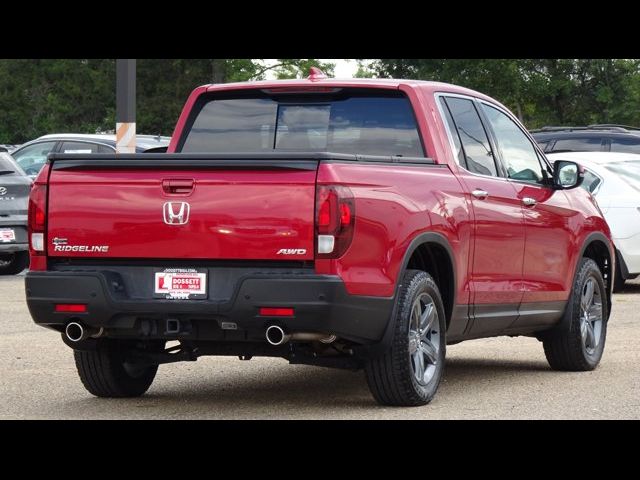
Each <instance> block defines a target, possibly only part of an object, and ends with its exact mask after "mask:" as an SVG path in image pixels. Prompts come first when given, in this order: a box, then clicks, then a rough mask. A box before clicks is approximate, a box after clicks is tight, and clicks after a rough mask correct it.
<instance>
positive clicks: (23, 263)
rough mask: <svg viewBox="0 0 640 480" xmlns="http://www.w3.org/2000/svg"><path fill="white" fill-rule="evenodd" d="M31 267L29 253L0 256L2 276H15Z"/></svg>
mask: <svg viewBox="0 0 640 480" xmlns="http://www.w3.org/2000/svg"><path fill="white" fill-rule="evenodd" d="M28 266H29V252H16V253H10V254H9V255H0V275H15V274H17V273H20V272H22V271H23V270H24V269H25V268H27V267H28Z"/></svg>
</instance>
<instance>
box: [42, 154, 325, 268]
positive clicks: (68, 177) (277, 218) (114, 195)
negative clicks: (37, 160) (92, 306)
mask: <svg viewBox="0 0 640 480" xmlns="http://www.w3.org/2000/svg"><path fill="white" fill-rule="evenodd" d="M196 157H197V158H196V159H194V156H193V155H191V156H189V155H180V154H178V155H153V156H151V154H141V155H121V156H113V155H91V156H84V157H82V156H71V155H64V156H54V158H53V160H54V161H53V166H52V169H51V174H50V178H49V201H48V209H49V210H48V227H47V229H48V233H47V239H48V240H47V245H48V247H47V254H48V255H49V256H52V257H98V258H149V259H184V258H189V259H191V258H192V259H227V260H230V259H237V260H245V259H251V260H312V259H313V257H314V208H315V180H316V171H317V165H318V162H317V161H314V160H299V161H290V160H277V159H275V160H264V159H257V160H237V159H236V160H234V159H232V160H225V159H221V158H219V155H216V157H218V158H210V157H207V156H206V155H199V156H196Z"/></svg>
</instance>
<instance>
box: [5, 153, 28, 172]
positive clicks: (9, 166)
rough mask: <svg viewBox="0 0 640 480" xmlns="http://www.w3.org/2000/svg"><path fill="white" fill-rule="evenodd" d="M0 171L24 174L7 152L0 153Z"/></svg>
mask: <svg viewBox="0 0 640 480" xmlns="http://www.w3.org/2000/svg"><path fill="white" fill-rule="evenodd" d="M0 172H5V173H8V172H12V173H17V174H20V175H24V172H23V171H22V169H21V168H20V167H19V166H18V164H17V163H16V162H14V161H13V160H12V159H11V157H9V154H8V153H0Z"/></svg>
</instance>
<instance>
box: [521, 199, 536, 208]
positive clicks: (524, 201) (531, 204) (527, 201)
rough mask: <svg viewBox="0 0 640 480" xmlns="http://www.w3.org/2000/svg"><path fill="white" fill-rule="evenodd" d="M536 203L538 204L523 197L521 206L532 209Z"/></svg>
mask: <svg viewBox="0 0 640 480" xmlns="http://www.w3.org/2000/svg"><path fill="white" fill-rule="evenodd" d="M536 203H538V202H536V200H535V199H534V198H531V197H524V198H523V199H522V204H523V205H526V206H527V207H533V206H534V205H535V204H536Z"/></svg>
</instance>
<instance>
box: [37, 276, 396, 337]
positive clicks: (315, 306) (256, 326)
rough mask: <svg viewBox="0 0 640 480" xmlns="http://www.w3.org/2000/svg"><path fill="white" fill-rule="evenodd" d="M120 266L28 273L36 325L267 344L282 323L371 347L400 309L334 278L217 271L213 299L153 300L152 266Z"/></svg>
mask: <svg viewBox="0 0 640 480" xmlns="http://www.w3.org/2000/svg"><path fill="white" fill-rule="evenodd" d="M114 270H115V271H107V270H104V271H83V272H80V271H47V272H28V273H27V276H26V279H25V288H26V294H27V304H28V307H29V311H30V313H31V316H32V317H33V319H34V321H35V323H37V324H39V325H42V326H46V327H49V328H54V329H56V330H62V329H63V327H64V325H66V324H67V323H68V322H69V321H70V320H71V319H72V318H74V319H79V320H80V321H82V322H83V323H85V324H86V325H88V326H92V327H96V328H100V327H103V328H104V329H105V332H106V335H107V336H110V337H127V338H150V339H152V338H166V339H170V338H177V339H186V340H216V341H225V340H228V341H265V336H264V335H265V331H266V328H267V327H268V326H269V325H274V324H275V325H279V326H281V327H283V328H284V329H286V330H288V331H291V332H303V331H304V332H326V333H329V334H334V335H336V336H338V337H342V338H345V339H348V340H352V341H354V342H357V343H361V344H371V343H375V342H377V341H379V340H380V339H381V338H382V336H383V333H384V331H385V328H386V326H387V323H388V320H389V318H390V315H391V311H392V308H393V299H392V298H380V297H365V296H352V295H349V294H347V293H346V290H345V288H344V284H343V283H342V281H341V279H340V278H339V277H337V276H330V275H315V274H310V273H301V272H299V271H292V272H282V271H279V270H276V269H274V270H268V271H266V270H265V269H260V271H256V270H255V269H253V270H251V269H230V268H226V269H225V268H222V269H215V268H211V269H208V271H209V275H210V278H211V284H212V285H210V286H209V292H208V299H207V300H165V299H154V298H151V297H152V295H151V292H150V291H149V290H148V289H146V287H145V285H143V283H144V282H143V281H142V280H141V279H142V278H144V279H146V278H149V279H150V278H151V273H150V271H148V270H149V269H148V268H145V269H141V268H140V267H130V268H125V267H122V268H120V269H114ZM141 270H142V271H141ZM149 285H151V282H150V284H149ZM149 288H151V287H150V286H149ZM61 303H64V304H66V303H82V304H86V305H87V313H82V314H69V313H57V312H55V311H54V309H55V304H61ZM260 307H288V308H293V309H294V311H295V314H294V316H293V317H265V316H260V315H259V308H260ZM169 319H171V320H174V319H175V320H180V325H181V331H180V332H179V333H177V334H176V333H169V332H168V331H167V320H169ZM223 322H224V325H223ZM223 327H224V328H223Z"/></svg>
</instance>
